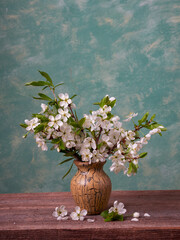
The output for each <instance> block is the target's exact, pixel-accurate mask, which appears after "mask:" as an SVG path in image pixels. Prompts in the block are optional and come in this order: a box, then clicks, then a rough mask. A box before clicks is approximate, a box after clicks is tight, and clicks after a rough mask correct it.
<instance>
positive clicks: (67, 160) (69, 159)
mask: <svg viewBox="0 0 180 240" xmlns="http://www.w3.org/2000/svg"><path fill="white" fill-rule="evenodd" d="M73 159H74V158H68V159H66V160H64V161H62V162H60V163H59V164H58V165H61V164H63V163H66V162H69V161H71V160H73Z"/></svg>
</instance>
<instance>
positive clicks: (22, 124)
mask: <svg viewBox="0 0 180 240" xmlns="http://www.w3.org/2000/svg"><path fill="white" fill-rule="evenodd" d="M19 125H20V126H21V127H23V128H27V126H28V125H27V124H25V123H20V124H19Z"/></svg>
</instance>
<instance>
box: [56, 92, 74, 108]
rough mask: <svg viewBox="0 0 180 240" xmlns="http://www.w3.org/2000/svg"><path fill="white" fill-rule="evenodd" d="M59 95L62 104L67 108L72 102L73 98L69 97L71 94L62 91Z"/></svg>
mask: <svg viewBox="0 0 180 240" xmlns="http://www.w3.org/2000/svg"><path fill="white" fill-rule="evenodd" d="M58 97H59V98H60V99H61V101H60V106H61V107H64V108H67V107H68V105H69V104H71V103H72V100H71V99H70V98H69V95H68V94H67V93H65V94H63V93H60V94H59V95H58Z"/></svg>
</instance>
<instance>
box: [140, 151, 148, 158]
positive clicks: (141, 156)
mask: <svg viewBox="0 0 180 240" xmlns="http://www.w3.org/2000/svg"><path fill="white" fill-rule="evenodd" d="M146 156H147V152H143V153H140V154H139V157H140V158H144V157H146Z"/></svg>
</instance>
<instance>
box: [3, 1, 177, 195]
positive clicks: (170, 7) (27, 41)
mask: <svg viewBox="0 0 180 240" xmlns="http://www.w3.org/2000/svg"><path fill="white" fill-rule="evenodd" d="M179 42H180V2H179V0H173V1H172V0H164V1H163V0H133V1H131V0H99V1H97V0H91V1H90V0H67V1H66V0H51V1H50V0H49V1H48V0H29V1H24V0H1V1H0V46H1V48H0V52H1V55H0V108H1V109H0V118H1V124H0V161H1V165H0V192H1V193H15V192H48V191H69V189H70V188H69V184H70V180H71V178H72V176H73V175H74V173H75V171H76V168H75V167H74V168H73V171H72V172H71V174H70V175H69V176H68V177H67V178H65V179H64V180H62V179H61V177H62V176H63V174H64V173H65V171H67V170H68V168H69V163H67V165H63V166H61V167H60V166H57V164H58V163H59V162H60V161H61V160H63V159H64V158H63V156H62V155H61V154H59V153H57V152H51V151H48V152H42V151H41V150H40V149H38V148H37V146H36V143H35V140H34V138H33V136H31V137H28V138H27V139H22V135H23V134H24V133H25V131H24V129H22V128H21V127H20V126H19V123H21V122H23V121H24V119H26V118H28V119H30V118H31V113H33V112H39V111H40V110H41V109H40V102H38V101H35V100H33V99H32V96H34V95H36V93H37V90H36V89H35V88H33V87H25V86H24V84H25V83H26V82H30V81H36V80H42V78H41V76H40V74H39V73H38V72H37V70H42V71H46V72H48V73H49V74H50V76H51V77H52V78H53V80H54V82H55V83H56V84H57V83H59V82H64V83H65V84H64V85H63V86H62V87H61V88H59V91H60V92H68V93H69V94H70V95H73V94H77V95H78V96H77V97H76V98H75V99H74V101H75V103H76V105H77V112H78V114H79V117H82V116H83V113H88V112H89V110H95V109H96V107H95V106H93V105H92V104H93V103H94V102H97V101H99V100H100V99H101V98H102V97H103V96H104V95H106V94H109V96H114V97H116V98H117V105H116V107H115V110H114V113H115V114H118V115H119V116H120V117H121V119H124V118H125V116H126V115H127V114H128V113H129V112H131V111H133V112H138V113H139V116H142V115H143V114H144V113H145V112H146V111H149V112H150V114H151V115H152V114H154V113H156V114H157V121H159V122H160V123H162V124H163V125H165V126H166V127H167V128H168V131H167V132H165V133H164V134H163V137H160V136H158V135H157V136H154V138H153V139H152V140H151V141H150V143H149V144H148V145H147V146H146V147H145V149H144V150H145V151H147V152H148V156H147V157H146V158H144V159H142V160H141V163H140V169H139V172H138V174H137V175H136V176H133V177H130V178H128V177H127V176H124V175H123V173H120V174H118V175H115V174H114V173H110V172H109V166H110V163H107V164H106V166H105V171H106V172H107V173H108V175H109V176H110V177H111V179H112V185H113V189H114V190H117V189H122V190H130V189H133V190H144V189H178V188H179V187H180V174H179V170H180V162H179V160H180V145H179V128H180V123H179V118H180V110H179V102H180V98H179V91H180V44H179ZM126 126H127V127H129V126H130V124H124V127H126Z"/></svg>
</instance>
